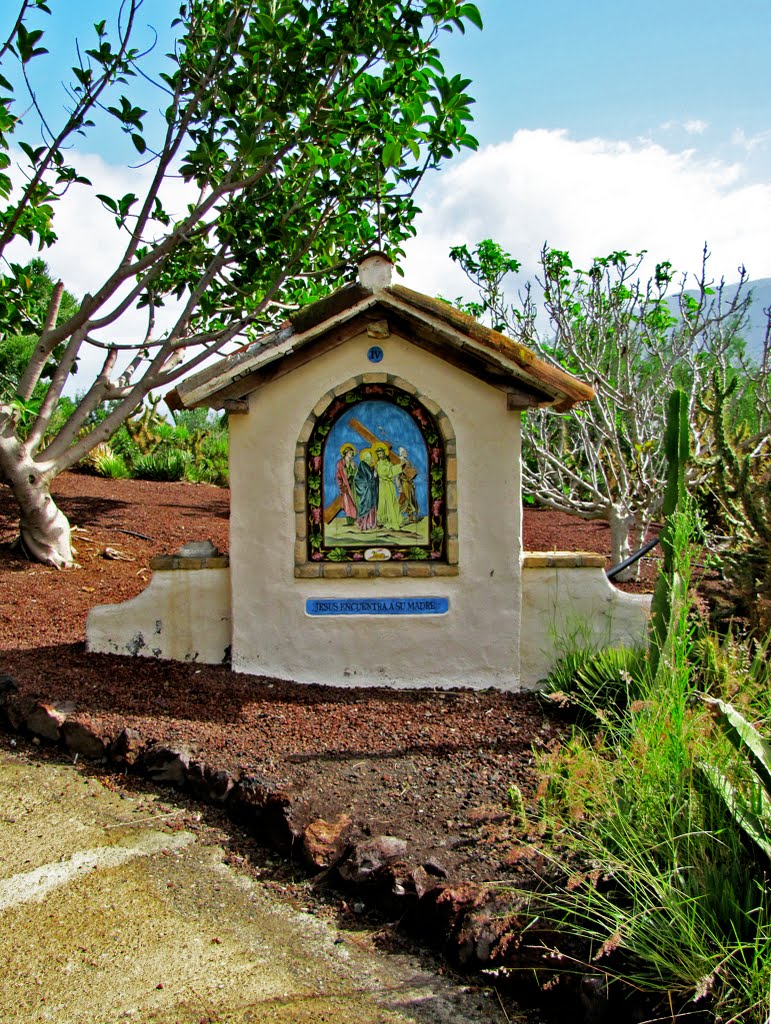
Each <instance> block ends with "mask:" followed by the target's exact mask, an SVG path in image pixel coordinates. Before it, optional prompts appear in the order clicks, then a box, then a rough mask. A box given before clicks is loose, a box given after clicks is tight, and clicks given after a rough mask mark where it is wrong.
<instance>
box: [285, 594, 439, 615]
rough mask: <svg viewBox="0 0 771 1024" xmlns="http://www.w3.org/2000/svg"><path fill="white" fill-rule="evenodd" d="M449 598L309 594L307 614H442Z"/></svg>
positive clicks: (306, 603) (306, 606)
mask: <svg viewBox="0 0 771 1024" xmlns="http://www.w3.org/2000/svg"><path fill="white" fill-rule="evenodd" d="M449 607H450V599H449V597H309V598H308V599H307V600H306V602H305V612H306V614H307V615H446V614H447V612H448V610H449Z"/></svg>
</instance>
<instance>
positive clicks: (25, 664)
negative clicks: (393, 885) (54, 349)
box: [0, 474, 655, 881]
mask: <svg viewBox="0 0 771 1024" xmlns="http://www.w3.org/2000/svg"><path fill="white" fill-rule="evenodd" d="M54 495H55V497H56V500H57V502H58V503H59V504H60V506H61V508H62V509H63V511H64V512H65V513H66V514H67V516H68V517H69V518H70V522H71V523H72V524H73V525H74V527H75V534H74V535H75V544H76V547H77V551H78V554H77V557H78V561H79V562H80V564H81V567H80V568H77V569H73V570H67V571H64V572H57V571H56V570H53V569H48V568H45V567H42V566H38V565H33V564H30V563H29V562H27V561H25V560H24V559H23V558H21V557H19V556H18V555H17V554H15V553H13V552H12V551H11V549H10V542H11V540H12V539H13V536H14V534H15V516H16V513H15V509H14V505H13V502H12V500H11V495H10V492H9V490H8V488H7V487H5V486H4V485H0V673H7V674H9V675H11V676H12V677H14V679H15V680H16V681H17V683H18V684H19V686H20V689H21V692H22V695H23V696H25V697H29V698H34V699H41V700H46V701H55V700H62V699H67V700H71V701H74V702H75V704H76V708H77V713H76V717H77V718H79V719H80V720H82V721H86V722H89V723H90V724H91V725H92V726H94V727H96V729H97V731H98V732H100V733H101V734H102V735H104V736H115V735H117V734H118V733H119V732H120V730H121V729H122V728H124V727H127V726H128V727H132V728H134V729H136V730H138V732H139V733H140V735H141V737H142V739H143V741H150V740H155V741H157V742H159V743H162V744H164V745H168V746H176V747H180V746H185V747H187V748H188V749H189V750H191V751H192V752H194V753H195V755H196V757H197V759H199V760H202V761H205V762H206V763H208V764H209V765H211V766H213V767H215V768H224V769H226V770H228V771H230V772H231V773H233V774H235V775H238V774H239V773H245V774H259V775H261V776H263V777H266V778H267V779H269V780H271V781H273V782H275V783H277V784H278V785H280V786H282V787H289V788H290V790H293V791H296V792H298V793H300V794H302V795H304V796H305V797H306V798H307V799H308V800H309V801H310V803H311V804H312V805H313V807H314V808H315V809H316V812H317V813H318V814H319V815H321V816H322V817H325V818H327V819H328V820H331V819H332V818H334V817H335V816H336V815H337V814H338V813H341V812H345V813H347V814H349V815H350V816H351V818H352V819H353V823H354V829H355V830H356V831H358V832H359V833H362V832H364V833H367V832H371V834H373V835H375V834H378V833H388V834H391V835H397V836H400V837H402V838H404V839H406V840H407V841H408V842H409V843H410V846H411V848H412V849H413V850H414V851H415V852H416V853H418V852H422V853H423V854H424V855H425V856H427V857H428V856H430V857H433V858H434V859H438V860H439V861H440V862H441V864H442V866H443V867H444V868H445V869H446V870H447V872H448V874H449V875H450V877H456V878H463V879H466V880H469V881H472V880H482V879H489V878H500V877H505V876H507V875H508V876H511V874H512V873H513V872H516V870H517V867H516V865H517V856H516V847H517V843H516V835H515V834H514V833H513V832H512V831H510V830H511V829H512V825H511V822H510V815H509V814H508V813H507V793H508V790H509V787H510V786H512V785H518V786H519V787H520V788H521V790H522V791H523V792H524V793H525V795H527V794H529V793H532V790H533V787H534V782H535V780H534V777H533V773H532V766H533V760H534V755H533V750H534V749H535V750H537V749H545V748H548V747H549V746H551V745H553V744H555V743H557V742H559V733H560V729H561V724H560V722H559V721H558V720H557V719H555V718H553V717H551V716H549V714H548V713H547V712H546V711H545V710H544V707H543V705H542V704H541V702H539V700H538V698H537V697H535V696H533V695H528V694H506V693H500V692H497V691H491V690H487V691H483V692H478V691H472V690H468V689H456V690H448V691H445V690H441V691H440V690H415V691H397V690H391V689H387V688H377V689H356V688H353V689H337V688H330V687H324V686H301V685H293V684H288V683H282V682H277V681H275V680H270V679H265V678H261V677H255V676H245V675H237V674H234V673H231V672H230V671H229V670H228V669H227V668H224V667H211V666H195V665H189V664H178V663H172V662H156V661H152V660H149V659H145V658H135V659H130V658H117V657H111V656H108V655H92V654H91V655H90V654H87V653H86V652H85V648H84V642H83V640H84V632H85V620H86V615H87V613H88V610H89V609H90V608H91V607H92V606H93V605H95V604H104V603H112V602H118V601H125V600H127V599H128V598H130V597H132V596H134V595H135V594H137V593H138V592H139V591H140V590H142V589H143V587H144V586H145V585H146V584H147V582H148V580H149V578H150V571H149V568H148V564H149V559H150V557H151V556H152V555H155V554H162V553H169V552H174V551H176V550H178V549H179V548H180V547H181V546H182V544H184V543H185V542H186V541H189V540H201V539H207V538H208V539H210V540H211V541H213V542H214V544H215V545H216V546H217V547H219V548H220V549H221V550H227V546H228V515H229V492H228V491H227V490H222V489H217V488H213V487H208V486H202V485H193V484H187V483H178V484H161V483H149V482H144V481H127V480H102V479H100V478H97V477H90V476H85V475H80V474H77V475H76V474H64V475H63V476H62V477H60V478H59V479H58V480H57V481H56V483H55V485H54ZM139 535H141V536H139ZM524 542H525V547H526V548H527V549H529V550H594V551H600V552H605V553H607V552H608V530H607V527H606V526H605V524H603V523H599V522H595V523H587V522H583V521H581V520H577V519H574V518H572V517H569V516H566V515H563V514H561V513H554V512H547V511H535V510H529V509H528V510H526V511H525V519H524ZM111 554H112V555H113V557H110V555H111ZM116 556H117V557H116ZM654 576H655V562H654V561H653V560H646V564H645V567H644V570H643V582H642V583H641V584H639V585H636V586H634V587H633V589H650V585H651V580H652V579H653V578H654ZM629 589H632V588H629Z"/></svg>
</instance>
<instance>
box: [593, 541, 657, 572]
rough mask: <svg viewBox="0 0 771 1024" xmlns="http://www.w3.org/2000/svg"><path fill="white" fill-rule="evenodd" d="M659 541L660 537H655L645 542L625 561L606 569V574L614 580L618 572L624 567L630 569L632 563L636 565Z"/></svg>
mask: <svg viewBox="0 0 771 1024" xmlns="http://www.w3.org/2000/svg"><path fill="white" fill-rule="evenodd" d="M658 542H659V539H658V537H654V538H653V540H649V541H648V542H647V544H643V546H642V547H641V548H640V550H639V551H635V553H634V554H633V555H629V556H628V557H627V558H625V559H624V561H623V562H619V563H618V565H613V566H611V567H610V569H606V570H605V575H606V576H607V577H608V579H609V580H612V579H613V577H614V576H618V574H619V573H620V572H623V571H624V569H628V568H629V566H630V565H634V563H635V562H636V561H637V559H638V558H642V556H643V555H647V554H648V552H649V551H651V550H652V549H653V548H655V547H656V545H657V544H658Z"/></svg>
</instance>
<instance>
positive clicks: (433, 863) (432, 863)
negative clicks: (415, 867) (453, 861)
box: [423, 857, 447, 878]
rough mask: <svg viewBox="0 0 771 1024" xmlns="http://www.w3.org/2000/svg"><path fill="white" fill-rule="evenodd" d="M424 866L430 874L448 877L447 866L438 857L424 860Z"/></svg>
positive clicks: (437, 876)
mask: <svg viewBox="0 0 771 1024" xmlns="http://www.w3.org/2000/svg"><path fill="white" fill-rule="evenodd" d="M423 868H424V869H425V870H426V871H427V872H428V874H429V875H435V876H436V878H447V868H446V867H445V866H444V864H442V862H441V861H440V860H439V859H438V858H437V857H429V858H428V860H425V861H423Z"/></svg>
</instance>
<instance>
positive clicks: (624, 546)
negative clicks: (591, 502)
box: [608, 505, 640, 582]
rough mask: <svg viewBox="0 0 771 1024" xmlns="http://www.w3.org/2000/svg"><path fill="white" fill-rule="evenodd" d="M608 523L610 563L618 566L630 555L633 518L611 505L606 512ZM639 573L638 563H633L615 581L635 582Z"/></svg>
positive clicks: (630, 514) (628, 513) (621, 508)
mask: <svg viewBox="0 0 771 1024" xmlns="http://www.w3.org/2000/svg"><path fill="white" fill-rule="evenodd" d="M608 523H609V524H610V561H611V565H618V564H619V562H623V561H624V559H625V558H627V557H628V556H629V555H631V554H632V550H631V548H630V546H629V539H630V535H631V533H632V530H633V529H634V526H635V516H634V514H633V513H631V512H627V511H626V509H624V508H623V507H622V506H620V505H611V506H610V509H609V510H608ZM639 572H640V563H639V562H635V563H634V565H630V566H629V568H628V569H624V571H623V572H620V573H619V574H618V575H617V576H616V579H617V580H618V581H619V582H624V581H625V580H636V579H637V577H638V575H639Z"/></svg>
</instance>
